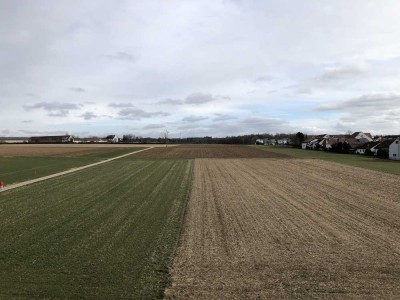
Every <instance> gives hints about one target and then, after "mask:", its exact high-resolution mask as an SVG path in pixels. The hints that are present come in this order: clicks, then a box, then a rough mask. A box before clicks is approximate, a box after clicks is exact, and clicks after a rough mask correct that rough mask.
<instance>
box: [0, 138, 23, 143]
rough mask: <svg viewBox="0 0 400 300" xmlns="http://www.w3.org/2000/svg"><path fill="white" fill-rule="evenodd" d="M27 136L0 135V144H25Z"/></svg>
mask: <svg viewBox="0 0 400 300" xmlns="http://www.w3.org/2000/svg"><path fill="white" fill-rule="evenodd" d="M28 142H29V138H28V137H0V144H26V143H28Z"/></svg>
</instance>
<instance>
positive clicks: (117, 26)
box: [0, 0, 400, 137]
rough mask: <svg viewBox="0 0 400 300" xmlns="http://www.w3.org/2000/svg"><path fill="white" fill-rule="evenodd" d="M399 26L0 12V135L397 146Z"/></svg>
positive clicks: (185, 10)
mask: <svg viewBox="0 0 400 300" xmlns="http://www.w3.org/2000/svg"><path fill="white" fill-rule="evenodd" d="M399 12H400V1H398V0H393V1H390V0H385V1H379V0H375V1H366V0H359V1H356V0H343V1H334V0H332V1H318V0H315V1H311V0H309V1H307V0H306V1H297V0H291V1H285V0H284V1H282V0H275V1H261V0H258V1H249V0H246V1H228V0H227V1H218V0H211V1H205V0H201V1H200V0H199V1H183V0H182V1H161V0H160V1H149V0H146V1H133V0H132V1H100V0H96V1H93V0H90V1H71V0H68V1H64V0H57V1H50V0H49V1H38V0H35V1H27V0H21V1H18V0H9V1H8V0H0V105H1V106H0V135H2V136H31V135H39V134H40V135H41V134H60V133H70V134H75V135H79V136H88V135H105V134H117V135H120V136H121V135H122V134H126V133H131V134H135V135H141V136H153V137H159V136H160V133H161V132H162V131H164V130H165V129H167V130H168V131H169V133H170V136H171V137H186V136H205V135H211V136H214V137H216V136H226V135H238V134H246V133H264V132H269V133H276V132H294V133H295V132H297V131H302V132H304V133H308V134H313V133H345V132H347V131H349V130H351V131H364V132H372V133H373V134H400V17H399Z"/></svg>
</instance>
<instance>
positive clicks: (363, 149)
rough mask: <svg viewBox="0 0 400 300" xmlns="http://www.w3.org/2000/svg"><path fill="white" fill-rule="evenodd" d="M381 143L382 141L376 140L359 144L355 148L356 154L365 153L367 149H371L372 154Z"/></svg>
mask: <svg viewBox="0 0 400 300" xmlns="http://www.w3.org/2000/svg"><path fill="white" fill-rule="evenodd" d="M379 143H380V141H375V142H367V143H364V144H362V145H359V146H357V147H356V148H355V153H356V154H365V153H366V152H367V150H370V151H371V153H372V154H374V153H375V152H376V151H377V150H376V148H375V147H376V146H377V145H378V144H379Z"/></svg>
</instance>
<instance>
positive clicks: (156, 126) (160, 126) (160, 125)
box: [143, 124, 165, 129]
mask: <svg viewBox="0 0 400 300" xmlns="http://www.w3.org/2000/svg"><path fill="white" fill-rule="evenodd" d="M164 127H165V125H163V124H148V125H146V126H144V127H143V129H159V128H164Z"/></svg>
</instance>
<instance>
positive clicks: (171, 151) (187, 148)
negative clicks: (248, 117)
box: [132, 145, 289, 159]
mask: <svg viewBox="0 0 400 300" xmlns="http://www.w3.org/2000/svg"><path fill="white" fill-rule="evenodd" d="M132 157H134V158H150V159H169V158H173V159H176V158H184V159H192V158H257V157H258V158H260V157H263V158H286V157H289V156H287V155H286V154H281V153H275V152H270V151H261V150H260V149H257V148H252V147H248V146H244V145H179V146H175V147H159V148H156V149H152V150H151V151H147V152H143V153H139V154H137V155H136V154H135V155H134V156H132Z"/></svg>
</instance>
